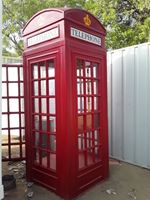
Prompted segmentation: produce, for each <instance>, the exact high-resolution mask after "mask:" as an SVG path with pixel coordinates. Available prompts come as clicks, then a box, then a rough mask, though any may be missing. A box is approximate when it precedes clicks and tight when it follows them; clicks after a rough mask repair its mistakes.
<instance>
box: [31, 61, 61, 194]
mask: <svg viewBox="0 0 150 200" xmlns="http://www.w3.org/2000/svg"><path fill="white" fill-rule="evenodd" d="M30 69H31V99H30V100H31V105H32V106H31V113H30V114H31V116H32V125H31V135H30V137H31V138H30V139H31V141H32V149H31V150H32V155H33V163H32V166H31V168H32V169H31V171H32V173H31V177H32V180H33V181H35V182H39V183H40V184H43V185H45V186H46V187H48V188H50V189H53V190H55V189H56V177H55V175H56V157H57V154H56V146H57V141H56V135H57V128H56V121H57V119H56V118H57V117H56V89H55V85H56V57H53V58H51V59H49V58H47V59H45V60H42V59H39V61H38V62H37V61H35V62H34V61H32V62H31V63H30ZM30 145H31V143H30ZM28 156H29V155H28ZM28 160H29V159H28ZM29 164H30V163H29ZM52 175H53V176H52Z"/></svg>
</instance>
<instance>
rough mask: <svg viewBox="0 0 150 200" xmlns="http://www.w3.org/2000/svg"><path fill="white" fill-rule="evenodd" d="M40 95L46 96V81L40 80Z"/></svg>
mask: <svg viewBox="0 0 150 200" xmlns="http://www.w3.org/2000/svg"><path fill="white" fill-rule="evenodd" d="M41 95H46V80H41Z"/></svg>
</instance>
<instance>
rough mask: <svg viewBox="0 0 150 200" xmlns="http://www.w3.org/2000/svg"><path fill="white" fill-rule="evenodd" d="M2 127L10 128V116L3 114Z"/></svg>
mask: <svg viewBox="0 0 150 200" xmlns="http://www.w3.org/2000/svg"><path fill="white" fill-rule="evenodd" d="M2 128H8V116H7V115H2Z"/></svg>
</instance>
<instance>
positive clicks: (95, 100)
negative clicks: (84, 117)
mask: <svg viewBox="0 0 150 200" xmlns="http://www.w3.org/2000/svg"><path fill="white" fill-rule="evenodd" d="M98 100H99V98H98V97H94V110H98Z"/></svg>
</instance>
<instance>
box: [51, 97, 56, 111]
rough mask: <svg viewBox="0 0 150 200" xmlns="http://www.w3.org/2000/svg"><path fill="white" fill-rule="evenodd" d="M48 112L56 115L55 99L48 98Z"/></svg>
mask: <svg viewBox="0 0 150 200" xmlns="http://www.w3.org/2000/svg"><path fill="white" fill-rule="evenodd" d="M49 112H50V114H55V113H56V109H55V98H50V99H49Z"/></svg>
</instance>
